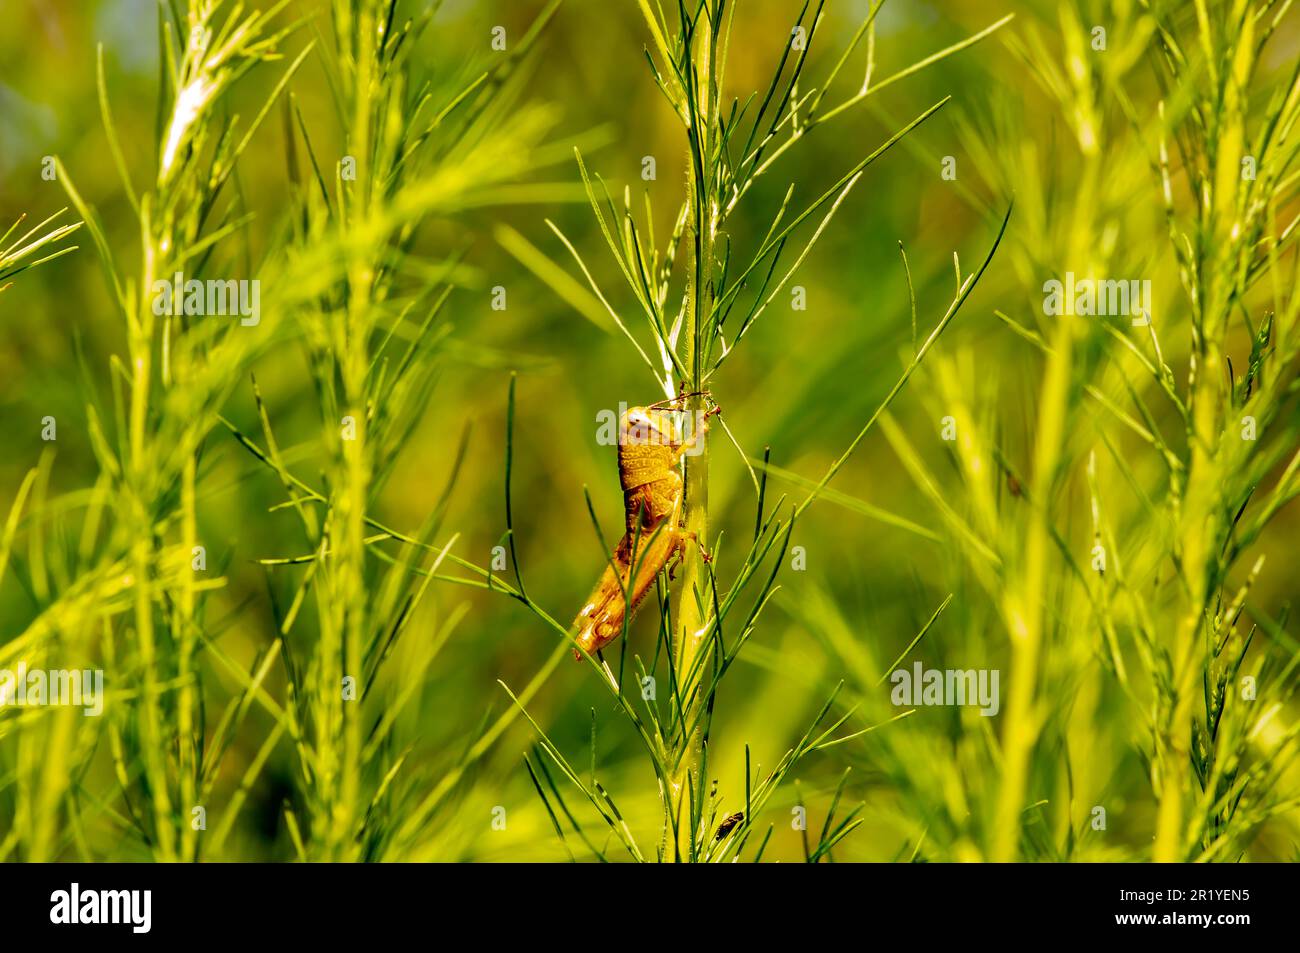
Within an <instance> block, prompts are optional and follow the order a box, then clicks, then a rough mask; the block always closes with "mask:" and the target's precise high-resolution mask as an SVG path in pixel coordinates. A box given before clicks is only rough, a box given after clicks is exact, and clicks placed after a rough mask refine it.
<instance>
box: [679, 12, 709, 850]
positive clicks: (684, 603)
mask: <svg viewBox="0 0 1300 953" xmlns="http://www.w3.org/2000/svg"><path fill="white" fill-rule="evenodd" d="M710 16H711V11H705V12H704V13H703V14H701V16H700V17H699V21H698V23H699V25H698V26H697V28H696V36H695V44H694V45H693V46H692V48H691V49H690V50H688V51H687V55H688V56H689V57H690V58H691V61H692V62H691V66H690V69H691V71H692V72H693V74H694V76H695V93H694V95H695V97H696V103H695V115H696V126H695V128H694V129H693V130H689V132H690V133H691V135H690V139H691V155H689V156H688V159H687V161H688V165H689V167H690V174H689V178H688V183H687V189H688V196H687V201H688V203H689V205H690V209H691V217H690V232H691V235H690V237H691V241H690V242H689V243H688V258H687V288H686V321H685V327H684V328H683V339H684V342H685V344H684V349H683V363H684V364H685V366H686V368H687V370H688V371H689V373H690V375H691V377H690V380H689V381H685V382H683V383H685V384H686V385H687V387H688V389H689V390H691V391H698V390H700V389H701V387H702V385H703V381H704V368H703V367H702V362H703V353H704V352H705V351H706V348H705V347H704V345H703V342H702V341H701V340H700V334H701V332H702V330H703V329H704V327H705V325H706V324H707V317H708V314H709V312H710V311H711V310H712V308H713V291H714V273H713V271H714V266H713V241H714V231H715V228H716V221H717V209H716V204H715V203H714V201H713V198H712V192H711V189H710V172H709V169H710V166H709V140H710V136H711V133H712V129H711V125H710V124H711V123H712V121H713V117H712V115H711V110H710V103H711V92H710V87H711V85H712V76H713V56H714V37H713V29H712V23H711V20H710ZM687 92H688V95H690V94H691V91H690V90H689V89H688V91H687ZM701 173H703V174H702V175H701ZM685 409H686V411H687V413H688V414H690V415H691V416H690V419H691V420H692V421H693V422H694V423H696V424H698V422H699V421H700V420H701V419H702V415H703V412H704V410H705V400H704V398H703V397H701V396H696V397H692V398H691V399H690V400H689V402H688V403H687V405H686V408H685ZM697 431H698V427H697V428H696V430H695V431H693V432H697ZM684 460H685V464H684V466H685V468H686V486H685V495H684V497H683V522H684V524H685V528H686V532H687V534H692V533H693V534H694V537H695V539H696V541H697V542H698V543H699V544H700V545H704V543H705V540H707V538H708V529H709V448H708V443H707V441H704V442H702V443H701V449H700V452H699V453H698V454H696V455H694V456H687V457H685V458H684ZM700 545H688V546H687V548H686V551H685V553H684V554H683V557H682V585H681V590H680V592H679V593H678V595H677V607H676V611H675V612H674V614H673V617H674V618H675V619H676V620H677V624H676V641H677V645H676V656H677V672H678V677H679V678H680V679H681V680H682V683H681V697H682V699H683V711H682V713H681V715H682V719H683V724H682V731H683V734H682V735H681V736H680V738H679V739H678V749H677V751H676V752H675V753H676V761H675V765H676V770H675V774H674V778H673V783H672V790H671V792H670V798H669V809H670V810H672V811H674V812H675V813H676V816H677V818H678V821H677V839H676V858H677V859H678V860H689V859H691V858H692V856H693V846H692V845H693V837H694V829H693V825H692V824H691V823H690V820H691V818H690V815H691V797H692V795H691V794H690V793H689V788H690V786H691V785H692V784H694V786H695V788H696V790H697V791H699V792H703V790H704V785H703V784H702V783H700V779H699V772H700V770H701V765H702V762H703V759H702V754H703V746H704V736H703V730H702V728H700V727H698V725H699V721H700V720H699V713H700V711H701V709H702V707H703V706H704V705H705V704H706V703H707V699H706V698H705V697H704V696H703V693H702V691H701V683H702V681H703V680H702V679H700V678H698V677H692V675H691V673H692V672H693V671H694V670H695V668H696V666H697V664H698V660H699V658H700V655H701V653H702V652H703V651H704V650H705V648H706V647H705V646H704V644H703V639H702V634H703V632H702V630H703V629H704V627H705V624H706V621H707V620H706V618H705V614H704V613H703V612H701V610H700V605H699V602H698V601H697V593H698V595H699V597H700V598H703V597H704V594H705V592H706V591H707V579H706V575H705V572H704V561H703V559H702V558H701V557H700ZM692 724H695V725H697V727H696V728H695V729H694V730H690V726H691V725H692ZM696 807H697V809H698V807H699V805H698V804H697V805H696Z"/></svg>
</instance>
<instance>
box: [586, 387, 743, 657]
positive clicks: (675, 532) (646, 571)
mask: <svg viewBox="0 0 1300 953" xmlns="http://www.w3.org/2000/svg"><path fill="white" fill-rule="evenodd" d="M696 396H700V395H698V394H682V395H680V396H678V397H676V398H673V399H671V400H665V401H660V402H659V403H657V404H651V405H650V406H649V407H632V408H630V409H629V410H628V411H627V412H626V413H625V414H623V416H622V418H621V419H620V420H619V428H618V476H619V481H620V482H621V483H622V485H623V509H624V515H625V518H626V527H627V528H626V531H625V532H624V534H623V538H622V539H621V540H619V543H618V546H616V547H615V549H614V554H613V556H612V557H611V559H610V561H609V564H608V565H607V566H606V567H605V571H604V573H602V574H601V577H600V581H599V582H597V583H596V588H595V589H594V590H593V591H592V593H591V596H590V597H588V599H587V602H586V604H585V605H583V607H582V611H581V612H579V613H578V618H577V619H576V620H574V625H575V626H577V629H578V634H577V641H578V645H580V646H581V647H582V651H585V652H586V653H587V654H588V655H594V654H595V653H596V652H598V651H600V649H602V648H604V647H605V646H606V645H608V644H609V643H610V642H612V641H614V639H616V638H618V636H619V635H620V634H621V633H622V631H623V623H624V619H625V618H626V619H629V620H630V617H631V615H632V614H634V613H635V612H636V610H637V607H638V606H639V605H640V604H641V601H642V600H643V599H644V598H645V597H646V594H647V593H648V592H649V591H650V587H651V586H652V585H653V584H654V581H655V578H656V577H657V576H658V575H659V573H660V572H661V571H662V570H664V569H665V568H667V566H668V565H669V563H670V562H671V561H672V559H673V558H674V557H676V556H680V555H681V552H682V550H683V549H684V547H685V545H686V543H687V542H694V543H695V544H696V545H700V541H699V540H697V539H696V538H695V534H694V533H691V532H688V531H687V530H686V529H685V528H684V527H683V526H682V525H681V521H682V474H681V471H680V466H681V460H682V456H683V455H684V454H686V453H687V452H688V451H689V450H690V449H691V448H693V447H694V446H696V445H697V444H698V442H699V441H700V440H703V439H704V435H705V433H707V432H708V419H709V418H710V417H712V416H713V415H714V414H716V413H718V411H719V408H717V407H713V408H711V409H709V410H708V411H706V412H705V413H704V415H703V416H702V417H701V419H700V425H699V428H698V431H699V432H698V433H692V434H690V435H689V436H685V437H684V436H683V435H682V428H681V425H680V415H681V414H683V413H685V411H684V410H683V409H682V408H680V407H678V406H677V405H679V404H680V403H681V402H682V401H684V400H685V399H686V398H688V397H696ZM701 554H702V555H703V557H704V559H705V561H706V562H707V561H708V559H709V555H708V553H705V552H704V550H703V547H702V546H701ZM574 657H575V658H578V659H581V658H582V652H581V651H575V652H574Z"/></svg>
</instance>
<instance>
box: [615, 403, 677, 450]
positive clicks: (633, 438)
mask: <svg viewBox="0 0 1300 953" xmlns="http://www.w3.org/2000/svg"><path fill="white" fill-rule="evenodd" d="M689 417H690V415H689V414H685V413H683V412H681V411H679V410H669V409H664V408H660V407H632V408H630V409H629V410H628V411H627V413H625V414H624V415H623V419H622V420H621V421H619V431H618V443H619V446H620V447H627V446H640V447H680V446H681V445H682V444H683V443H685V442H686V440H687V439H688V438H689V434H686V433H685V432H684V422H685V421H686V420H688V419H689Z"/></svg>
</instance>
